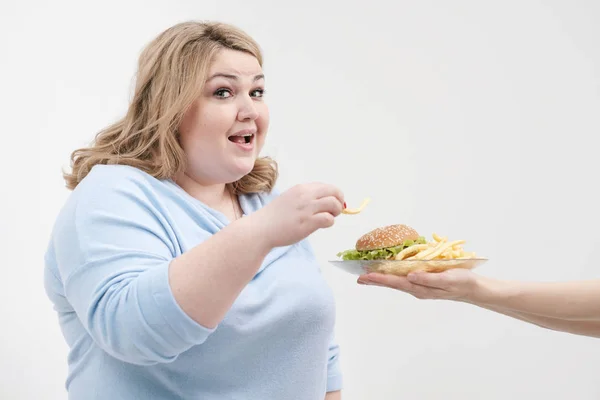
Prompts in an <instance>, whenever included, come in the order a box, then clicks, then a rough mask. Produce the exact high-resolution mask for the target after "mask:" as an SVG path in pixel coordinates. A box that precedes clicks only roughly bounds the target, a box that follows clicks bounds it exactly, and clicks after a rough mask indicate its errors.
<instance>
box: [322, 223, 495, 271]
mask: <svg viewBox="0 0 600 400" xmlns="http://www.w3.org/2000/svg"><path fill="white" fill-rule="evenodd" d="M464 244H465V240H448V238H447V237H444V236H439V235H437V234H436V233H433V235H432V239H431V240H427V239H426V238H425V237H424V236H421V235H420V234H419V233H418V232H417V231H416V230H415V229H413V228H412V227H410V226H408V225H404V224H395V225H387V226H382V227H379V228H376V229H373V230H371V231H370V232H367V233H365V234H364V235H362V236H361V237H360V238H358V240H357V241H356V244H355V246H354V248H353V249H348V250H345V251H341V252H339V253H338V254H337V256H338V258H339V259H338V260H331V261H329V262H330V263H331V264H333V265H334V266H336V267H338V268H340V269H342V270H344V271H346V272H348V273H350V274H353V275H362V274H366V273H369V272H378V273H384V274H393V275H399V276H406V275H408V274H409V273H411V272H417V271H424V272H443V271H447V270H449V269H454V268H465V269H473V268H476V267H478V266H480V265H481V264H483V263H485V262H486V261H488V259H487V258H482V257H477V255H476V254H475V253H474V252H468V251H465V249H464V248H463V246H464Z"/></svg>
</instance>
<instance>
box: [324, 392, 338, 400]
mask: <svg viewBox="0 0 600 400" xmlns="http://www.w3.org/2000/svg"><path fill="white" fill-rule="evenodd" d="M325 400H342V392H341V391H339V390H338V391H336V392H327V394H326V395H325Z"/></svg>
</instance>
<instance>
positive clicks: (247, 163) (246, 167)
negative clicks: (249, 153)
mask: <svg viewBox="0 0 600 400" xmlns="http://www.w3.org/2000/svg"><path fill="white" fill-rule="evenodd" d="M253 168H254V158H252V159H248V160H239V161H238V162H236V163H235V164H234V165H233V168H232V169H231V171H232V173H233V174H232V175H234V176H235V177H234V179H233V180H232V182H235V181H238V180H240V179H242V178H243V177H244V176H246V175H248V174H249V173H250V172H252V169H253Z"/></svg>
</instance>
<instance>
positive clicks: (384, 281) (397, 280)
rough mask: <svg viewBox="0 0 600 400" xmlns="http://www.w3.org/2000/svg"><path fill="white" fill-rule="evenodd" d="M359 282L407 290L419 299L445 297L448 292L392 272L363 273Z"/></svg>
mask: <svg viewBox="0 0 600 400" xmlns="http://www.w3.org/2000/svg"><path fill="white" fill-rule="evenodd" d="M358 283H360V284H365V285H377V286H385V287H388V288H391V289H396V290H400V291H402V292H406V293H408V294H411V295H413V296H415V297H416V298H418V299H438V298H443V297H445V296H446V294H447V293H446V292H445V291H444V290H441V289H436V288H431V287H427V286H422V285H419V284H415V283H412V282H410V281H409V280H408V279H407V278H406V277H403V276H396V275H391V274H378V273H369V274H366V275H361V276H360V277H359V278H358Z"/></svg>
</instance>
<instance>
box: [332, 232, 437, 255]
mask: <svg viewBox="0 0 600 400" xmlns="http://www.w3.org/2000/svg"><path fill="white" fill-rule="evenodd" d="M426 243H427V241H426V240H425V238H424V237H423V236H419V238H418V239H417V240H415V241H413V240H405V241H404V243H402V244H401V245H398V246H394V247H386V248H383V249H376V250H364V251H358V250H355V249H350V250H345V251H341V252H339V253H338V254H337V256H338V257H340V258H342V260H388V259H391V258H394V257H395V256H396V254H398V253H400V252H401V251H402V250H404V249H406V248H407V247H410V246H412V245H415V244H426Z"/></svg>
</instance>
